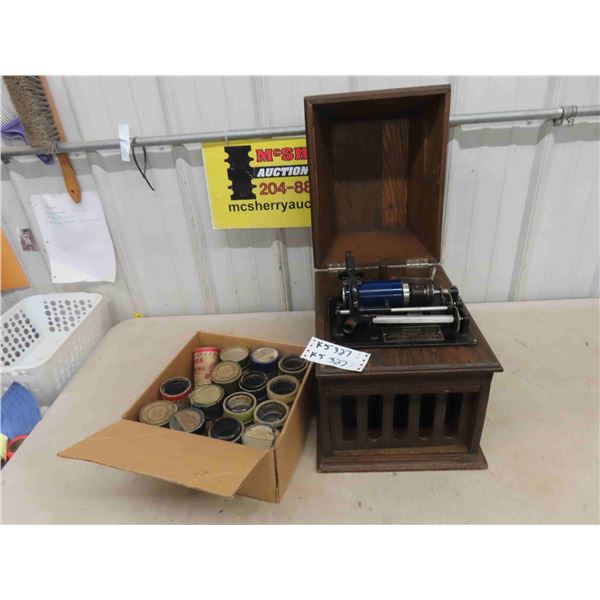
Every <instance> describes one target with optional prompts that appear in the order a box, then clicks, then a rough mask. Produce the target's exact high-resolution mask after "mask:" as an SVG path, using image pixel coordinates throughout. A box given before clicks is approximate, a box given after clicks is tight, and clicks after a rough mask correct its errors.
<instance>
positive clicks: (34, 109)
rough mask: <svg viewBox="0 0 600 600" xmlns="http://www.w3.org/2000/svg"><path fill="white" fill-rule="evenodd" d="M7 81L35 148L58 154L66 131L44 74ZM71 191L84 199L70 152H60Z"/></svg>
mask: <svg viewBox="0 0 600 600" xmlns="http://www.w3.org/2000/svg"><path fill="white" fill-rule="evenodd" d="M4 82H5V83H6V87H7V89H8V93H9V95H10V99H11V100H12V103H13V105H14V107H15V110H16V111H17V113H18V115H19V118H20V119H21V122H22V124H23V128H24V129H25V133H26V134H27V138H28V140H29V143H30V144H31V146H33V147H34V148H43V150H44V152H46V153H48V154H54V153H56V143H57V142H63V141H65V134H64V132H63V129H62V126H61V124H60V119H59V118H58V113H57V112H56V107H55V106H54V102H53V101H52V96H51V95H50V90H49V89H48V85H47V83H46V80H45V78H44V77H39V76H14V75H11V76H5V77H4ZM56 156H57V158H58V162H59V163H60V168H61V170H62V174H63V177H64V180H65V186H66V188H67V191H68V192H69V194H70V195H71V198H73V200H74V201H75V202H80V201H81V188H80V187H79V182H78V181H77V176H76V175H75V171H74V170H73V166H72V165H71V161H70V160H69V156H68V155H67V154H57V155H56Z"/></svg>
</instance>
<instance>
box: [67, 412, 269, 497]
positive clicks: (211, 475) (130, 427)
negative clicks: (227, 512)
mask: <svg viewBox="0 0 600 600" xmlns="http://www.w3.org/2000/svg"><path fill="white" fill-rule="evenodd" d="M269 452H270V450H264V449H260V448H252V447H250V446H241V445H239V444H231V443H230V442H222V441H220V440H213V439H210V438H207V437H203V436H199V435H193V434H187V433H182V432H180V431H172V430H170V429H165V428H162V427H155V426H152V425H146V424H144V423H138V422H135V421H126V420H121V421H118V422H116V423H113V424H112V425H109V426H108V427H105V428H104V429H102V430H100V431H98V432H96V433H94V434H93V435H91V436H90V437H88V438H86V439H84V440H82V441H81V442H78V443H77V444H75V445H74V446H71V447H70V448H67V449H66V450H63V451H62V452H59V454H58V456H60V457H63V458H74V459H79V460H87V461H90V462H94V463H98V464H101V465H106V466H109V467H115V468H117V469H122V470H124V471H132V472H135V473H141V474H143V475H149V476H151V477H157V478H158V479H163V480H165V481H170V482H172V483H176V484H179V485H183V486H185V487H189V488H193V489H196V490H201V491H203V492H209V493H211V494H217V495H218V496H225V497H228V498H232V497H233V496H234V495H235V493H236V492H237V490H238V488H239V487H240V486H241V485H242V483H243V482H244V480H245V479H246V478H247V477H248V475H250V473H251V472H252V470H253V469H254V467H256V465H257V464H258V463H259V462H260V461H261V459H262V458H264V457H265V456H266V455H267V454H268V453H269Z"/></svg>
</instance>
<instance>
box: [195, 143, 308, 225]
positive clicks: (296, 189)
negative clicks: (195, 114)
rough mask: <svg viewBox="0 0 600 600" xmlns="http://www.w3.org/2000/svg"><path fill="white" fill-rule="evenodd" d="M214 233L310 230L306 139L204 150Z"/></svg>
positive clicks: (217, 145) (224, 145)
mask: <svg viewBox="0 0 600 600" xmlns="http://www.w3.org/2000/svg"><path fill="white" fill-rule="evenodd" d="M203 153H204V166H205V169H206V177H207V181H208V192H209V195H210V206H211V212H212V219H213V228H214V229H253V228H273V227H274V228H279V227H310V197H309V189H308V186H309V184H308V157H307V152H306V140H305V139H304V138H292V139H276V140H258V139H252V140H241V141H236V142H211V143H207V144H204V145H203Z"/></svg>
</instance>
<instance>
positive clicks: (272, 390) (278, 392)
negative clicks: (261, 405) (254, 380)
mask: <svg viewBox="0 0 600 600" xmlns="http://www.w3.org/2000/svg"><path fill="white" fill-rule="evenodd" d="M299 385H300V383H299V382H298V380H297V379H296V378H295V377H292V376H291V375H278V376H277V377H273V379H271V381H269V385H268V386H267V396H268V397H269V400H279V401H280V402H284V403H285V404H291V403H292V402H293V401H294V398H295V397H296V394H297V393H298V386H299Z"/></svg>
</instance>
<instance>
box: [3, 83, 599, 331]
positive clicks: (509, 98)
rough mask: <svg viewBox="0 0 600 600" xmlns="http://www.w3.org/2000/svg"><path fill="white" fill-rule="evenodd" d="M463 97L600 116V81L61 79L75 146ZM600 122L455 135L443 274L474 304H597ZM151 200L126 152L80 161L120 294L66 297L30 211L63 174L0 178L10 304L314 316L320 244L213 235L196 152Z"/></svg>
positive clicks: (288, 236)
mask: <svg viewBox="0 0 600 600" xmlns="http://www.w3.org/2000/svg"><path fill="white" fill-rule="evenodd" d="M445 82H449V83H451V84H452V108H451V113H452V114H463V113H473V112H486V111H496V110H517V109H529V108H549V107H556V106H561V105H567V104H578V105H587V104H598V103H600V90H599V79H598V78H597V77H50V78H49V83H50V87H51V90H52V93H53V96H54V99H55V101H56V103H57V106H58V110H59V113H60V115H61V119H62V122H63V126H64V128H65V131H66V135H67V139H68V140H69V141H80V140H95V139H107V138H115V137H117V124H118V123H129V125H130V128H131V133H132V135H160V134H173V133H189V132H197V131H221V130H230V129H247V128H253V127H272V126H292V125H301V124H302V123H303V118H304V117H303V102H302V99H303V97H304V96H306V95H309V94H320V93H328V92H334V91H335V92H338V91H354V90H364V89H382V88H391V87H404V86H412V85H426V84H431V83H445ZM599 140H600V123H599V122H598V119H585V120H584V119H577V120H576V123H575V125H574V126H572V127H569V126H566V125H563V126H560V127H554V126H553V125H552V124H551V123H546V124H543V125H540V124H539V122H536V123H533V124H510V123H509V124H496V125H478V126H464V127H461V128H452V129H451V130H450V145H449V153H448V156H449V168H448V175H447V184H446V190H447V194H446V211H445V224H444V251H443V264H444V266H445V268H446V270H447V271H448V273H449V274H450V276H451V278H452V279H453V281H454V282H455V283H456V285H457V286H458V287H459V288H460V289H461V291H462V295H463V297H464V298H465V299H466V300H467V301H470V302H477V301H501V300H520V299H538V298H570V297H588V296H592V297H593V296H597V295H598V285H599V284H598V279H599V277H598V220H599V215H598V208H599V191H598V186H599V183H598V171H599V168H598V166H599V149H600V143H599ZM148 154H149V165H150V169H149V177H150V179H151V181H152V182H153V183H154V185H155V187H156V192H152V191H151V190H150V189H149V188H148V187H147V186H146V184H145V183H144V181H143V180H142V179H141V177H140V176H139V174H138V173H137V171H136V170H135V168H134V167H133V166H132V163H129V164H128V163H123V162H122V161H121V158H120V154H119V153H118V152H114V151H111V152H102V153H89V154H87V155H86V154H79V155H75V156H73V157H72V162H73V165H74V167H75V170H76V171H77V174H78V176H79V179H80V183H81V186H82V189H84V190H92V189H93V190H97V191H98V193H99V195H100V197H101V199H102V202H103V205H104V210H105V213H106V217H107V220H108V224H109V227H110V230H111V234H112V237H113V241H114V244H115V248H116V252H117V261H118V264H117V272H118V274H117V281H116V283H115V284H81V285H76V284H73V285H53V284H52V282H51V281H50V274H49V268H48V261H47V258H46V256H45V254H44V253H43V252H22V251H21V249H20V247H19V244H18V229H19V228H21V227H31V228H32V229H33V230H34V233H37V236H36V237H37V239H38V241H40V240H41V236H40V235H39V232H37V227H36V224H35V220H34V218H33V214H32V211H31V207H30V195H31V194H34V193H41V192H58V191H62V190H63V189H64V188H63V182H62V178H61V177H60V171H59V168H58V166H56V165H55V166H53V167H47V166H45V165H43V164H42V163H41V162H39V161H38V160H37V159H33V158H20V159H17V160H12V161H11V162H10V164H9V165H8V166H5V165H3V167H2V226H3V228H4V231H5V232H6V233H7V235H8V236H9V238H10V240H11V242H12V245H13V248H15V250H16V251H17V252H18V255H19V258H20V260H21V263H22V264H23V266H24V268H25V271H26V274H27V275H28V277H29V279H30V281H31V283H32V287H31V288H30V289H29V290H23V291H17V292H11V293H8V294H3V303H4V305H5V307H8V306H10V305H12V304H13V303H14V302H16V301H18V300H19V299H21V298H22V297H25V296H26V295H28V294H32V293H47V292H51V291H75V290H87V291H99V292H101V293H103V294H105V295H107V296H108V297H109V298H110V300H111V304H112V309H113V314H114V317H115V319H116V320H123V319H127V318H129V317H131V316H132V314H133V313H134V312H141V313H143V314H145V315H147V316H154V315H176V314H194V313H213V312H249V311H265V310H301V309H309V308H312V306H313V279H312V256H311V243H310V231H309V230H308V229H281V230H278V229H273V230H247V231H234V230H232V231H213V230H212V229H211V219H210V209H209V205H208V197H207V191H206V181H205V174H204V169H203V165H202V154H201V150H200V147H199V146H188V147H175V148H171V147H164V148H154V149H149V152H148Z"/></svg>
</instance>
